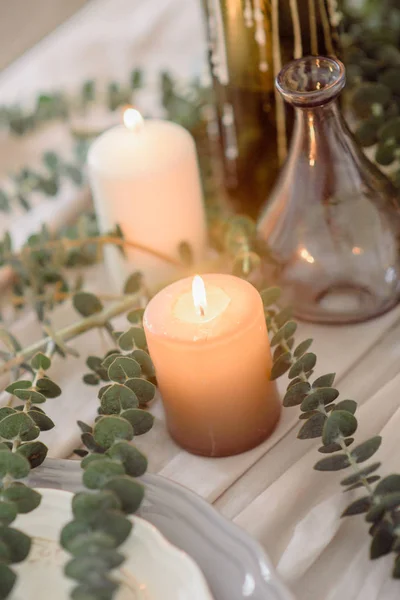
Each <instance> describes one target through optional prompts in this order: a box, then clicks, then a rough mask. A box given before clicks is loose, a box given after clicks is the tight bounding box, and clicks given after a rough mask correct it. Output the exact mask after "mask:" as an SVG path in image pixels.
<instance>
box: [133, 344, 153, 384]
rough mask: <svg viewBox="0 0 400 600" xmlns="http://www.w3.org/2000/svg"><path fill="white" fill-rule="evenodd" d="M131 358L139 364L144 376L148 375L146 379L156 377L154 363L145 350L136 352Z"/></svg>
mask: <svg viewBox="0 0 400 600" xmlns="http://www.w3.org/2000/svg"><path fill="white" fill-rule="evenodd" d="M130 356H131V358H133V359H134V360H136V362H137V363H139V365H140V368H141V370H142V373H143V375H146V377H154V376H155V369H154V365H153V361H152V360H151V358H150V355H149V354H148V353H147V352H145V351H144V350H134V351H133V352H132V354H131V355H130Z"/></svg>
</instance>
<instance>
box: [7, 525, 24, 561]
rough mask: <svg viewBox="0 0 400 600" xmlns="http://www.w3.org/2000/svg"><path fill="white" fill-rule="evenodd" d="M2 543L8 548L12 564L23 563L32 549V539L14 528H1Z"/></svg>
mask: <svg viewBox="0 0 400 600" xmlns="http://www.w3.org/2000/svg"><path fill="white" fill-rule="evenodd" d="M0 543H3V544H4V545H5V546H6V547H7V549H8V552H9V556H10V563H20V562H22V561H23V560H25V559H26V557H27V556H28V554H29V551H30V549H31V539H30V538H29V537H28V536H27V535H25V533H22V531H18V530H17V529H13V528H12V527H4V526H3V527H0Z"/></svg>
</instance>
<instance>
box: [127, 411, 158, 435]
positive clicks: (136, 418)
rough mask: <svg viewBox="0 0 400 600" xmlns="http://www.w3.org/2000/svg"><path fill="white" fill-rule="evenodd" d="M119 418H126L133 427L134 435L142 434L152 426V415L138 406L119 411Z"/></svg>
mask: <svg viewBox="0 0 400 600" xmlns="http://www.w3.org/2000/svg"><path fill="white" fill-rule="evenodd" d="M121 418H123V419H126V420H127V421H129V423H130V424H131V425H132V427H133V432H134V434H135V435H142V434H144V433H147V432H148V431H150V429H151V428H152V427H153V423H154V417H153V415H151V414H150V413H148V412H146V411H145V410H140V408H130V409H128V410H125V411H124V412H122V413H121Z"/></svg>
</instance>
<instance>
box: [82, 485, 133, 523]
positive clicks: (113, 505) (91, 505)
mask: <svg viewBox="0 0 400 600" xmlns="http://www.w3.org/2000/svg"><path fill="white" fill-rule="evenodd" d="M120 508H121V503H120V501H119V500H118V496H117V495H115V494H113V493H112V492H108V491H101V492H97V494H89V493H87V492H80V493H79V494H76V495H75V496H74V498H73V499H72V512H73V514H74V517H75V519H78V520H82V521H87V522H88V523H90V522H91V520H92V519H93V518H94V517H97V515H98V514H99V513H101V512H103V511H105V510H109V509H120Z"/></svg>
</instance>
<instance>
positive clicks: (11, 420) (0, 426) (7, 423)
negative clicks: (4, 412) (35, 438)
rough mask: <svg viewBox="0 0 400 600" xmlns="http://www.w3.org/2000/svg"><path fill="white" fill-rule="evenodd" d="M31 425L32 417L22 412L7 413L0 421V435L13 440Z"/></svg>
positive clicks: (32, 423) (30, 427)
mask: <svg viewBox="0 0 400 600" xmlns="http://www.w3.org/2000/svg"><path fill="white" fill-rule="evenodd" d="M33 426H34V422H33V421H32V419H31V418H30V417H29V416H28V415H27V414H25V413H23V412H18V413H15V414H12V415H8V417H5V418H4V419H2V420H1V421H0V436H1V437H2V438H4V439H6V440H14V439H17V438H19V437H20V436H21V435H22V434H24V433H26V432H28V431H29V430H30V429H32V427H33Z"/></svg>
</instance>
